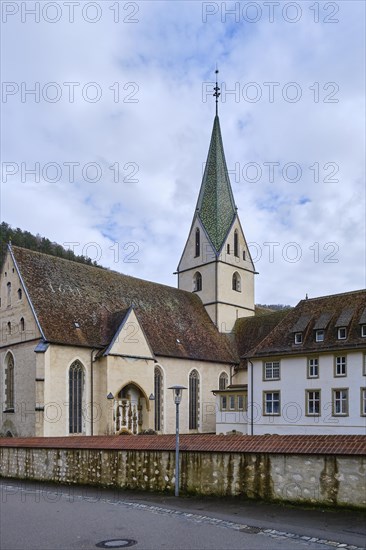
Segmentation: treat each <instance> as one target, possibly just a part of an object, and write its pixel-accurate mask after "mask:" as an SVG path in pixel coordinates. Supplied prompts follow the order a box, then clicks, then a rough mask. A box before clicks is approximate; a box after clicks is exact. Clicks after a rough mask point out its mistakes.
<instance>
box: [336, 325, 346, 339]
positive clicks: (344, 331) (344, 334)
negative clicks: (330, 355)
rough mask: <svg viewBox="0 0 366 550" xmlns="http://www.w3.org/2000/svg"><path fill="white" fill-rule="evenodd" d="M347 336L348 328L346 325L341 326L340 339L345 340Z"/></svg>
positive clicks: (339, 330)
mask: <svg viewBox="0 0 366 550" xmlns="http://www.w3.org/2000/svg"><path fill="white" fill-rule="evenodd" d="M346 338H347V329H346V327H339V329H338V340H345V339H346Z"/></svg>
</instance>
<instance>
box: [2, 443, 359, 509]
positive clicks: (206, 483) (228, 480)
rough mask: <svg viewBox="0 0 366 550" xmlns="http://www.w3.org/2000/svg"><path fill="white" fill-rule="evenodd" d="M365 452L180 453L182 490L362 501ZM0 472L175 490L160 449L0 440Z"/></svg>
mask: <svg viewBox="0 0 366 550" xmlns="http://www.w3.org/2000/svg"><path fill="white" fill-rule="evenodd" d="M365 474H366V457H364V456H362V455H355V456H350V455H334V456H332V455H327V454H318V455H315V454H298V455H296V454H286V453H283V454H281V453H278V452H277V453H272V454H271V453H260V452H256V453H253V452H217V451H210V452H207V451H206V452H202V451H199V452H197V451H182V452H181V492H182V493H186V494H199V495H222V496H224V495H226V496H235V495H243V496H244V497H246V498H255V499H265V500H281V501H291V502H311V503H314V504H327V505H346V506H357V507H366V475H365ZM0 476H2V477H5V478H17V479H27V480H38V481H47V482H49V481H51V482H56V483H69V484H76V483H78V484H88V485H97V486H98V485H99V486H105V487H118V488H123V489H140V490H149V491H170V492H172V491H174V482H175V478H174V476H175V454H174V451H171V450H169V451H167V450H151V449H148V450H146V449H144V450H136V449H133V450H131V449H105V448H104V449H96V448H42V447H29V446H24V447H22V446H19V445H18V446H15V447H11V446H8V445H6V446H2V445H1V444H0Z"/></svg>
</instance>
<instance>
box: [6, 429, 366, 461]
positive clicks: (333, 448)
mask: <svg viewBox="0 0 366 550" xmlns="http://www.w3.org/2000/svg"><path fill="white" fill-rule="evenodd" d="M0 447H13V448H14V447H20V448H34V449H36V448H43V449H100V450H126V451H129V450H130V451H173V450H174V449H175V436H174V435H141V436H130V435H124V436H105V437H104V436H99V437H85V436H76V437H32V438H3V439H0ZM180 449H181V450H182V451H187V452H205V453H210V452H212V453H215V452H218V453H261V454H263V453H268V454H296V455H305V454H306V455H338V456H341V455H343V456H345V455H353V456H356V455H358V456H362V455H363V456H366V435H364V436H363V435H296V436H293V435H257V436H256V435H254V436H245V435H244V436H240V435H233V436H228V435H210V434H204V435H181V436H180Z"/></svg>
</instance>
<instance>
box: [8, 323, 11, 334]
mask: <svg viewBox="0 0 366 550" xmlns="http://www.w3.org/2000/svg"><path fill="white" fill-rule="evenodd" d="M8 334H11V322H10V321H8Z"/></svg>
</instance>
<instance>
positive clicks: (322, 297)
mask: <svg viewBox="0 0 366 550" xmlns="http://www.w3.org/2000/svg"><path fill="white" fill-rule="evenodd" d="M363 292H366V288H360V289H358V290H349V291H347V292H339V293H337V294H325V295H324V296H314V298H303V299H302V300H300V302H299V303H298V304H297V305H299V304H301V303H302V302H304V303H306V302H310V301H315V300H323V299H324V298H337V297H338V296H347V295H349V294H360V293H363ZM295 307H297V306H295Z"/></svg>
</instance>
